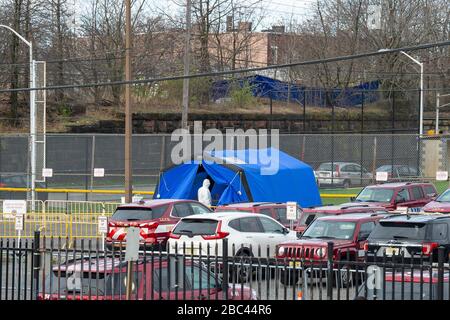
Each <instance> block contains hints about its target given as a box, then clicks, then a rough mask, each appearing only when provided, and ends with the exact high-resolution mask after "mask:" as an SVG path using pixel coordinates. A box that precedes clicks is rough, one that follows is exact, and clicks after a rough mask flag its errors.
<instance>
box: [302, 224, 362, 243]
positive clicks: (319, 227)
mask: <svg viewBox="0 0 450 320" xmlns="http://www.w3.org/2000/svg"><path fill="white" fill-rule="evenodd" d="M355 226H356V223H354V222H348V221H327V220H315V221H314V222H313V223H312V224H311V225H310V226H309V228H308V229H306V231H305V233H304V234H303V236H302V238H303V237H305V238H322V239H341V240H346V239H351V238H352V237H353V234H354V232H355Z"/></svg>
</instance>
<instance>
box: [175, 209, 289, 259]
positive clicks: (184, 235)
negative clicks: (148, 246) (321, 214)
mask: <svg viewBox="0 0 450 320" xmlns="http://www.w3.org/2000/svg"><path fill="white" fill-rule="evenodd" d="M224 238H227V239H228V255H229V256H253V257H259V256H260V257H262V258H266V257H267V254H268V251H267V250H268V249H267V248H269V255H270V256H269V257H274V256H275V254H276V252H275V250H276V246H277V245H278V244H280V243H282V242H285V241H290V240H296V239H297V235H296V232H295V231H290V230H289V229H288V228H286V227H284V226H283V225H281V224H280V223H279V222H278V221H276V220H275V219H272V218H271V217H268V216H266V215H263V214H256V213H245V212H238V211H232V212H231V211H230V212H228V211H225V212H217V213H212V214H209V215H208V216H205V215H192V216H189V217H186V218H183V219H181V220H180V221H179V222H178V223H177V224H176V226H175V228H174V229H173V230H172V232H171V234H170V238H169V240H168V250H170V252H176V251H178V253H183V252H184V254H186V255H191V254H192V255H196V256H197V255H200V254H201V255H202V256H206V255H207V254H208V246H209V255H211V256H215V255H218V256H221V255H222V249H223V248H222V246H223V239H224ZM200 249H201V251H200Z"/></svg>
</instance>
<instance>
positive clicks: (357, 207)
mask: <svg viewBox="0 0 450 320" xmlns="http://www.w3.org/2000/svg"><path fill="white" fill-rule="evenodd" d="M349 213H387V210H386V208H384V207H379V206H374V205H368V204H358V203H351V204H348V203H347V204H340V205H335V206H323V207H315V208H308V209H303V213H302V215H301V216H300V221H299V225H298V226H297V228H295V231H297V234H299V235H300V234H302V233H303V232H304V231H305V229H306V228H307V227H308V226H309V225H310V224H311V223H312V222H313V221H314V220H315V219H317V218H320V217H324V216H337V215H340V214H349Z"/></svg>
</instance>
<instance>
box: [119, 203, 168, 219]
mask: <svg viewBox="0 0 450 320" xmlns="http://www.w3.org/2000/svg"><path fill="white" fill-rule="evenodd" d="M167 207H168V206H167V205H165V206H159V207H155V208H117V210H116V212H114V214H113V215H112V217H111V220H112V221H140V220H154V219H159V218H161V217H162V216H163V214H164V212H165V211H166V210H167Z"/></svg>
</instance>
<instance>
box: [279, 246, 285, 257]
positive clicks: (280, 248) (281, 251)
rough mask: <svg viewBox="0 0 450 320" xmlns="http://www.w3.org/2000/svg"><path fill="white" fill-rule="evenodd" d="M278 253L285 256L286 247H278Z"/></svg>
mask: <svg viewBox="0 0 450 320" xmlns="http://www.w3.org/2000/svg"><path fill="white" fill-rule="evenodd" d="M278 255H279V256H283V255H284V247H279V248H278Z"/></svg>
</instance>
